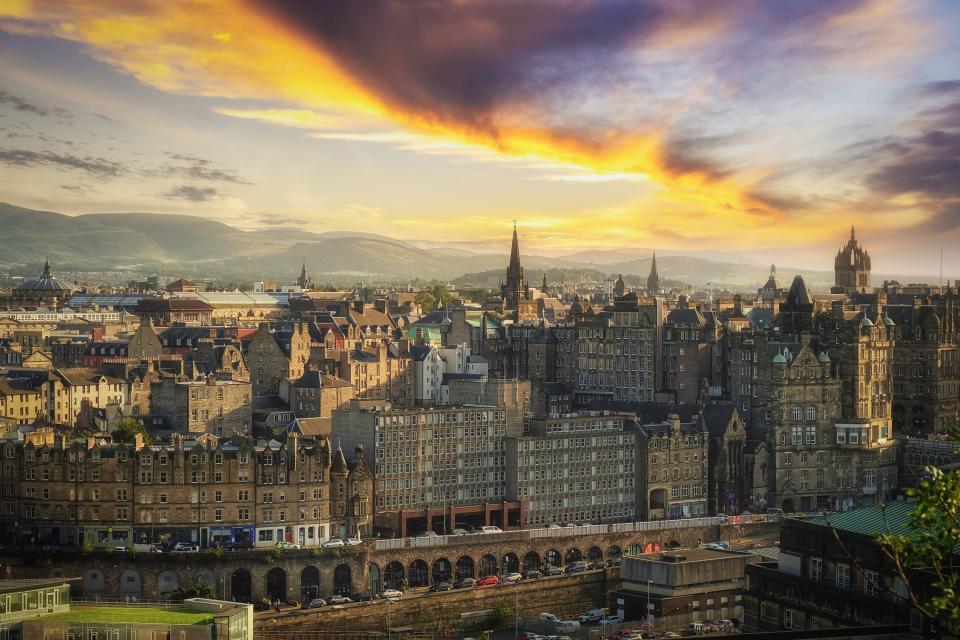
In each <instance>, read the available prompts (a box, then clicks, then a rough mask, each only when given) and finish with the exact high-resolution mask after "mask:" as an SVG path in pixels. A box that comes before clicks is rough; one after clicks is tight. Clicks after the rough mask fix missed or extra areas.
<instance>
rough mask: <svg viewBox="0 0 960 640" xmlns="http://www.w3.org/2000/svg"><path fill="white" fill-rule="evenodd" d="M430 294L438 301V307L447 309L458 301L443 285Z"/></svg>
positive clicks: (437, 286) (436, 287)
mask: <svg viewBox="0 0 960 640" xmlns="http://www.w3.org/2000/svg"><path fill="white" fill-rule="evenodd" d="M430 294H431V295H432V296H433V299H434V300H436V301H437V306H444V307H446V306H447V305H448V304H450V303H451V302H453V301H454V300H455V299H456V298H454V297H453V294H452V293H450V292H449V291H447V288H446V287H445V286H443V285H442V284H438V285H436V286H435V287H434V288H433V290H432V291H431V292H430Z"/></svg>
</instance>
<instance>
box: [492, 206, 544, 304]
mask: <svg viewBox="0 0 960 640" xmlns="http://www.w3.org/2000/svg"><path fill="white" fill-rule="evenodd" d="M500 297H501V301H502V302H501V304H502V310H503V312H504V313H506V314H508V315H510V316H511V317H512V318H513V319H514V320H515V321H517V322H521V321H523V320H526V319H533V318H536V317H537V301H536V300H535V299H534V297H533V294H532V292H531V291H530V287H529V285H528V284H527V281H526V280H525V279H524V277H523V267H522V266H520V241H519V240H518V238H517V225H516V223H514V225H513V243H512V244H511V246H510V264H508V265H507V274H506V279H505V280H504V281H503V282H501V283H500Z"/></svg>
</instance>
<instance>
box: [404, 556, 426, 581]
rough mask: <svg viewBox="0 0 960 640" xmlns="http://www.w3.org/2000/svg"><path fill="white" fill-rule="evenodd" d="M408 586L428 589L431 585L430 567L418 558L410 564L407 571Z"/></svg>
mask: <svg viewBox="0 0 960 640" xmlns="http://www.w3.org/2000/svg"><path fill="white" fill-rule="evenodd" d="M407 584H408V585H410V586H411V587H426V586H427V585H429V584H430V567H428V566H427V563H426V562H424V561H423V560H421V559H419V558H417V559H416V560H414V561H413V562H411V563H410V568H409V569H408V570H407Z"/></svg>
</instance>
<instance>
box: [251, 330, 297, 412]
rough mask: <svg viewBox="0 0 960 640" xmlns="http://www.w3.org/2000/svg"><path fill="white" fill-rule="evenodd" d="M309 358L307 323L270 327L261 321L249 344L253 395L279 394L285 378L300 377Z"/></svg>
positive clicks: (293, 378)
mask: <svg viewBox="0 0 960 640" xmlns="http://www.w3.org/2000/svg"><path fill="white" fill-rule="evenodd" d="M309 359H310V333H309V331H308V330H307V326H306V324H304V323H301V322H298V323H295V324H294V325H293V328H292V330H291V331H276V332H275V331H271V330H270V324H269V323H267V322H261V323H260V326H259V328H258V329H257V332H256V333H255V334H254V335H253V338H252V339H251V340H250V343H249V344H248V345H247V367H248V368H249V370H250V382H251V384H252V385H253V395H255V396H265V395H277V394H278V393H279V392H280V383H281V381H283V380H297V379H299V378H300V377H301V376H302V375H303V372H304V370H305V368H306V364H307V362H308V360H309Z"/></svg>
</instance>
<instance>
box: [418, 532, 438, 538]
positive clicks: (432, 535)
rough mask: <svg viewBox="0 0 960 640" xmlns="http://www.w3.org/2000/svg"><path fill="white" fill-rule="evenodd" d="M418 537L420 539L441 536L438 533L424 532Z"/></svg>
mask: <svg viewBox="0 0 960 640" xmlns="http://www.w3.org/2000/svg"><path fill="white" fill-rule="evenodd" d="M417 537H418V538H439V537H440V536H438V535H437V532H436V531H424V532H423V533H421V534H420V535H418V536H417Z"/></svg>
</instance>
